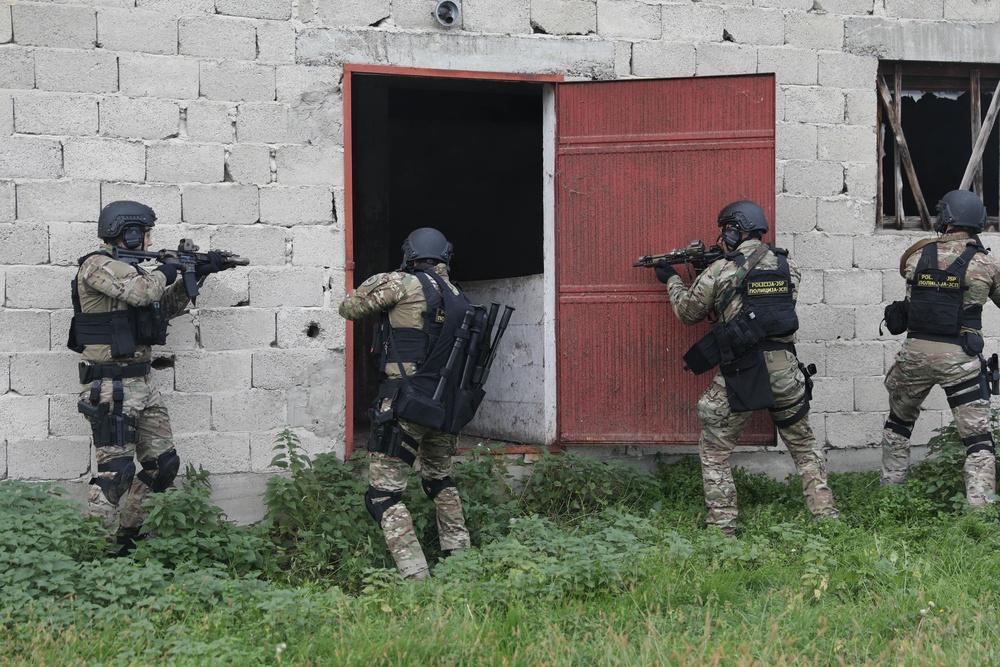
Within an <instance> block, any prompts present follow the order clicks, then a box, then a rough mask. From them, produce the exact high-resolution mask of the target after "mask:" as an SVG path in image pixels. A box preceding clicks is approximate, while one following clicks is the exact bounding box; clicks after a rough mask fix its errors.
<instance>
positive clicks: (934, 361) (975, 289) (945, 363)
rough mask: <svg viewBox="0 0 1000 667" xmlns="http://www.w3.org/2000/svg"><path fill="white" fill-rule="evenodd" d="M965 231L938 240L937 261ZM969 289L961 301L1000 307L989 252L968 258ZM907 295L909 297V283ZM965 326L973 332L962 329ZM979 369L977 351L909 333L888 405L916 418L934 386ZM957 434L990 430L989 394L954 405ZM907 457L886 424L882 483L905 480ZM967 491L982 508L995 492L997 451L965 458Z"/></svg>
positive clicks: (910, 266) (892, 373)
mask: <svg viewBox="0 0 1000 667" xmlns="http://www.w3.org/2000/svg"><path fill="white" fill-rule="evenodd" d="M968 239H969V237H968V235H967V234H964V233H955V234H948V235H945V236H942V237H941V238H940V239H939V240H938V266H939V267H940V268H944V267H947V266H948V265H950V264H951V263H952V262H954V261H955V259H956V258H957V257H958V256H959V255H961V254H962V252H963V251H964V250H965V248H966V243H967V242H968ZM919 259H920V253H919V252H918V253H914V254H912V255H910V257H909V258H907V260H906V267H905V269H904V277H905V278H906V279H907V280H909V279H911V278H912V277H913V274H914V273H915V271H916V266H917V262H918V261H919ZM965 281H966V284H967V285H968V287H969V289H968V290H967V291H966V292H965V293H964V296H963V299H962V305H963V307H965V308H968V307H970V306H977V305H983V304H985V303H986V301H987V300H991V301H993V303H994V304H997V305H998V306H1000V264H998V262H997V260H995V259H994V258H993V257H992V256H990V255H986V254H984V253H977V254H976V255H975V256H974V257H973V258H972V260H971V261H970V262H969V268H968V270H967V271H966V274H965ZM906 297H907V299H909V297H910V286H909V284H907V288H906ZM963 331H972V330H971V329H963ZM981 372H982V369H981V364H980V361H979V358H978V357H977V356H970V355H968V354H966V353H965V352H964V351H963V350H962V348H961V346H959V345H954V344H951V343H943V342H938V341H928V340H921V339H916V338H907V339H906V341H905V342H904V343H903V347H902V349H901V350H900V351H899V353H898V354H897V355H896V360H895V363H893V365H892V368H890V369H889V372H888V373H887V374H886V378H885V388H886V390H887V391H888V393H889V409H890V410H891V411H892V413H893V414H895V415H896V416H897V417H899V419H902V420H904V421H910V422H915V421H916V420H917V417H919V416H920V406H921V405H922V404H923V402H924V399H926V398H927V394H928V393H930V390H931V389H932V388H933V387H934V385H936V384H938V385H941V386H942V387H950V386H953V385H956V384H960V383H962V382H966V381H968V380H972V379H974V378H975V377H977V376H978V375H979V374H980V373H981ZM952 416H953V417H954V420H955V426H956V428H957V429H958V434H959V437H961V438H967V437H970V436H975V435H981V434H986V433H990V432H991V431H990V401H989V399H988V398H984V399H982V400H976V401H972V402H970V403H966V404H965V405H959V406H956V407H954V408H952ZM909 458H910V439H909V438H907V437H905V436H903V435H901V434H899V433H896V432H895V431H893V430H892V429H889V428H886V429H884V430H883V431H882V483H883V484H902V483H903V482H905V481H906V477H907V467H908V465H909ZM964 474H965V491H966V497H967V499H968V501H969V505H971V506H972V507H982V506H984V505H985V504H987V503H990V502H993V496H994V494H995V493H996V455H995V454H994V453H992V452H988V451H979V452H975V453H973V454H972V455H971V456H968V457H966V460H965V467H964Z"/></svg>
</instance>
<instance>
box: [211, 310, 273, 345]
mask: <svg viewBox="0 0 1000 667" xmlns="http://www.w3.org/2000/svg"><path fill="white" fill-rule="evenodd" d="M274 320H275V318H274V311H271V310H265V309H263V308H221V309H218V310H214V309H213V310H207V309H202V310H201V311H200V312H199V313H198V328H199V330H200V332H201V346H202V348H203V349H205V350H250V349H256V348H267V347H270V346H271V345H272V344H273V343H274V341H275V336H276V334H275V323H274Z"/></svg>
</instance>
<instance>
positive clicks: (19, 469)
mask: <svg viewBox="0 0 1000 667" xmlns="http://www.w3.org/2000/svg"><path fill="white" fill-rule="evenodd" d="M89 470H90V438H70V437H63V438H38V439H28V438H16V437H15V438H10V439H9V440H8V441H7V477H8V478H10V479H39V480H60V479H73V478H76V477H82V476H84V475H86V474H87V473H88V471H89Z"/></svg>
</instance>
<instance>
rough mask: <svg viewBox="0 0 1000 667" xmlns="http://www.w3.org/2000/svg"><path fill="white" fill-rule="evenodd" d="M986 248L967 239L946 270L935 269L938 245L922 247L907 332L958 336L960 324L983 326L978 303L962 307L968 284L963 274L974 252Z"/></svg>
mask: <svg viewBox="0 0 1000 667" xmlns="http://www.w3.org/2000/svg"><path fill="white" fill-rule="evenodd" d="M979 252H982V253H985V252H986V249H985V248H984V247H983V246H982V245H980V244H979V243H978V242H977V241H970V242H969V243H968V244H967V246H966V248H965V251H963V252H962V254H961V255H959V256H958V258H956V259H955V261H954V262H952V263H951V265H950V266H948V267H947V268H945V269H940V268H938V244H937V243H931V244H929V245H927V246H924V248H923V250H922V251H921V253H920V259H919V260H918V261H917V267H916V270H915V271H914V272H913V278H911V279H909V280H908V281H907V283H909V285H910V309H909V320H908V326H907V329H908V331H911V332H914V333H922V334H933V335H937V336H958V335H959V333H960V332H961V330H962V328H963V327H966V328H969V329H975V330H976V331H978V330H980V329H982V327H983V323H982V313H983V307H982V306H981V305H977V306H970V307H968V308H962V300H963V298H964V296H965V292H966V291H968V289H969V286H968V285H966V284H965V273H966V271H968V269H969V262H970V261H971V260H972V258H973V257H974V256H975V255H976V253H979Z"/></svg>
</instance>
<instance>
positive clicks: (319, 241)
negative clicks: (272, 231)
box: [292, 225, 345, 269]
mask: <svg viewBox="0 0 1000 667" xmlns="http://www.w3.org/2000/svg"><path fill="white" fill-rule="evenodd" d="M344 253H345V250H344V233H343V232H342V231H341V230H339V229H337V228H335V227H332V226H329V225H308V226H298V227H293V228H292V264H293V265H295V266H323V267H337V268H341V269H342V268H344Z"/></svg>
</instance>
